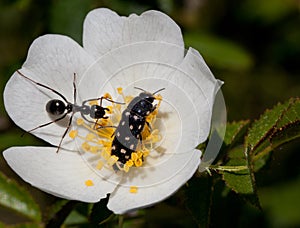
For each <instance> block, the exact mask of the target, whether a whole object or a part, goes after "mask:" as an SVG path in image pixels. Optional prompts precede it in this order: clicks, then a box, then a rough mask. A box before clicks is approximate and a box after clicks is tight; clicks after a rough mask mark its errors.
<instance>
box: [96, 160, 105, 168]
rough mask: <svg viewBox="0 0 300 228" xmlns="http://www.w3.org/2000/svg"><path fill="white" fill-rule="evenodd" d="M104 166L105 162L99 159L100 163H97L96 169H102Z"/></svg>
mask: <svg viewBox="0 0 300 228" xmlns="http://www.w3.org/2000/svg"><path fill="white" fill-rule="evenodd" d="M103 166H104V163H103V162H102V161H98V163H97V166H96V169H99V170H100V169H102V168H103Z"/></svg>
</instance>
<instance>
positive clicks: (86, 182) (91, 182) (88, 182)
mask: <svg viewBox="0 0 300 228" xmlns="http://www.w3.org/2000/svg"><path fill="white" fill-rule="evenodd" d="M84 183H85V185H86V186H87V187H91V186H93V185H94V182H93V181H92V180H86V181H85V182H84Z"/></svg>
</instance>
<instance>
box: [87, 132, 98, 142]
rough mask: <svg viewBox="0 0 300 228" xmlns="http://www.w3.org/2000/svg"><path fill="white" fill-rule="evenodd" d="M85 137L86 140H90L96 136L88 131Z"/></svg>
mask: <svg viewBox="0 0 300 228" xmlns="http://www.w3.org/2000/svg"><path fill="white" fill-rule="evenodd" d="M85 138H86V140H87V141H92V140H93V139H94V138H96V136H95V135H94V134H93V133H88V134H87V135H86V137H85Z"/></svg>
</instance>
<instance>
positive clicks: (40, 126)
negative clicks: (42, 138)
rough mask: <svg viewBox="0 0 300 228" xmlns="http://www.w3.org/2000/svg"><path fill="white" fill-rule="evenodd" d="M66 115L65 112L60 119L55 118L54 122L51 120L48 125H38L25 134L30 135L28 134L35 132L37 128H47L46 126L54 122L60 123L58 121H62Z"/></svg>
mask: <svg viewBox="0 0 300 228" xmlns="http://www.w3.org/2000/svg"><path fill="white" fill-rule="evenodd" d="M67 114H68V113H67V112H66V113H65V114H64V115H63V116H61V117H59V118H57V119H55V120H53V121H51V122H48V123H45V124H42V125H39V126H37V127H35V128H33V129H31V130H29V131H27V133H30V132H32V131H35V130H36V129H39V128H42V127H46V126H48V125H50V124H52V123H55V122H57V121H60V120H62V119H63V118H65V117H66V115H67Z"/></svg>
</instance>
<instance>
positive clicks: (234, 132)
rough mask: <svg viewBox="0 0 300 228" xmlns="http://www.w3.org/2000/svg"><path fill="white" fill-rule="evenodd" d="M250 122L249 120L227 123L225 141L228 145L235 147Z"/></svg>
mask: <svg viewBox="0 0 300 228" xmlns="http://www.w3.org/2000/svg"><path fill="white" fill-rule="evenodd" d="M249 123H250V121H249V120H241V121H239V122H232V123H227V125H226V133H225V137H224V143H225V144H226V145H227V146H230V147H233V146H234V145H235V143H236V142H237V141H239V140H241V139H243V137H244V135H245V134H246V130H247V127H248V125H249Z"/></svg>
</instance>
